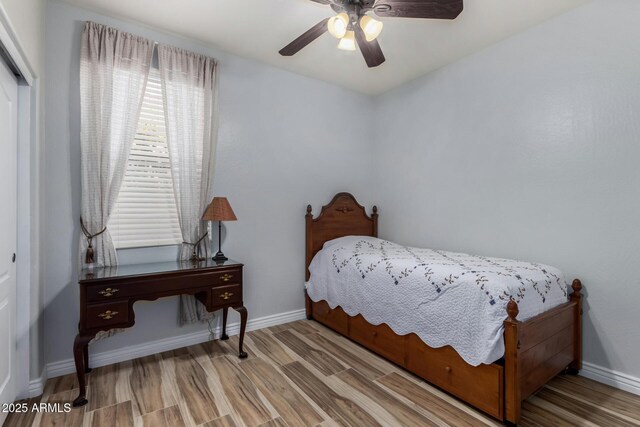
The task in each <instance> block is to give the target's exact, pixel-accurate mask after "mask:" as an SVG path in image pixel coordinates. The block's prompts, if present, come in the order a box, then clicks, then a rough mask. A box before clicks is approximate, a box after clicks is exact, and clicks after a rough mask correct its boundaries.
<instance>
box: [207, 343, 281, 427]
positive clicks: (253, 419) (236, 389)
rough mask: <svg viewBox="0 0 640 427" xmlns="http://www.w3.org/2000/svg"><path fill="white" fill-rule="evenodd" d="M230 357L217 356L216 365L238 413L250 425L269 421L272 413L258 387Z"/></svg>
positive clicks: (223, 385)
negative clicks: (264, 402)
mask: <svg viewBox="0 0 640 427" xmlns="http://www.w3.org/2000/svg"><path fill="white" fill-rule="evenodd" d="M229 359H230V356H225V357H220V358H217V359H216V360H215V362H214V367H215V369H216V370H217V371H218V376H219V377H220V382H221V383H222V387H223V388H224V392H225V395H226V396H227V399H228V400H229V402H230V403H231V406H232V407H233V408H234V409H235V412H236V414H237V415H238V416H239V417H240V418H242V420H243V421H244V422H245V424H247V425H249V426H256V425H259V424H262V423H265V422H267V421H269V420H270V419H271V418H272V416H271V413H270V411H269V409H268V408H267V407H266V406H265V405H264V404H263V402H262V399H260V396H259V394H258V389H257V387H256V386H255V385H254V384H253V383H252V382H251V380H250V379H249V378H248V377H247V376H246V375H245V374H244V373H243V372H242V371H241V370H240V368H239V367H238V364H237V363H236V362H235V361H231V360H229Z"/></svg>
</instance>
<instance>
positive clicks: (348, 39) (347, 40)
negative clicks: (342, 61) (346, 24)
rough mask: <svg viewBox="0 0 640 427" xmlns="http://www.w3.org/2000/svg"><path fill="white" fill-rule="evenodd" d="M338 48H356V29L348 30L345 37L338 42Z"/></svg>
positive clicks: (350, 49)
mask: <svg viewBox="0 0 640 427" xmlns="http://www.w3.org/2000/svg"><path fill="white" fill-rule="evenodd" d="M338 49H341V50H349V51H354V50H356V33H355V32H354V31H347V33H346V34H345V35H344V37H343V38H341V39H340V43H338Z"/></svg>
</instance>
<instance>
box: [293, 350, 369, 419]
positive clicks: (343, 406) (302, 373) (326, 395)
mask: <svg viewBox="0 0 640 427" xmlns="http://www.w3.org/2000/svg"><path fill="white" fill-rule="evenodd" d="M282 370H283V372H284V373H285V375H286V376H287V377H289V378H290V379H291V380H292V381H293V382H294V383H295V384H296V385H297V386H298V387H299V388H300V389H301V390H302V391H303V392H304V393H305V394H306V395H307V396H309V397H310V398H311V399H312V400H313V401H314V402H315V403H316V404H317V405H318V406H319V407H320V408H322V410H323V411H325V412H326V413H327V414H329V416H330V417H331V418H332V419H333V420H335V421H336V422H337V423H338V424H340V425H344V426H365V425H366V426H378V425H380V424H379V423H378V422H377V421H376V420H375V419H374V418H373V417H372V416H371V415H369V414H368V413H367V412H366V411H364V410H363V409H362V408H361V407H360V406H358V405H357V404H356V403H355V402H353V401H352V400H351V399H349V398H348V397H345V396H342V395H340V394H338V393H336V392H335V391H334V390H333V389H332V388H330V387H329V386H327V385H326V384H325V383H324V382H323V381H322V380H321V379H320V378H318V377H316V376H315V375H314V374H313V373H312V372H311V371H309V370H308V369H307V368H305V367H304V365H302V363H300V362H293V363H290V364H288V365H285V366H283V367H282Z"/></svg>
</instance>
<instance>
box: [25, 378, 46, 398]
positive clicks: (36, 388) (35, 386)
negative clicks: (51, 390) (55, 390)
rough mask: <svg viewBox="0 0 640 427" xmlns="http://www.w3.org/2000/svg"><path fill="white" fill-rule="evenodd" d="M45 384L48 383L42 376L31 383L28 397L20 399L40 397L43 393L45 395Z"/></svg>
mask: <svg viewBox="0 0 640 427" xmlns="http://www.w3.org/2000/svg"><path fill="white" fill-rule="evenodd" d="M45 382H46V381H45V380H44V377H42V376H40V377H39V378H36V379H35V380H31V381H29V390H28V391H27V395H26V396H20V398H25V397H36V396H40V395H41V394H42V393H44V383H45Z"/></svg>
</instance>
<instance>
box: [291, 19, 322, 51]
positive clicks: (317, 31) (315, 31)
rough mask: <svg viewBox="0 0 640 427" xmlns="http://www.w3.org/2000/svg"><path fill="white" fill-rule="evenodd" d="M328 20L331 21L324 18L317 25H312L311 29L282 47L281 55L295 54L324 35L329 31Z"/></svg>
mask: <svg viewBox="0 0 640 427" xmlns="http://www.w3.org/2000/svg"><path fill="white" fill-rule="evenodd" d="M327 22H329V18H327V19H323V20H322V21H320V22H318V23H317V24H316V25H314V26H313V27H311V29H310V30H309V31H307V32H306V33H304V34H303V35H301V36H300V37H298V38H297V39H295V40H294V41H292V42H291V43H289V44H288V45H286V46H285V47H284V48H282V50H281V51H280V55H282V56H293V55H295V54H296V53H298V52H299V51H301V50H302V49H303V48H305V47H306V46H307V45H308V44H309V43H311V42H312V41H314V40H315V39H317V38H318V37H320V36H321V35H323V34H324V33H325V32H327V31H329V29H328V28H327Z"/></svg>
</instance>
